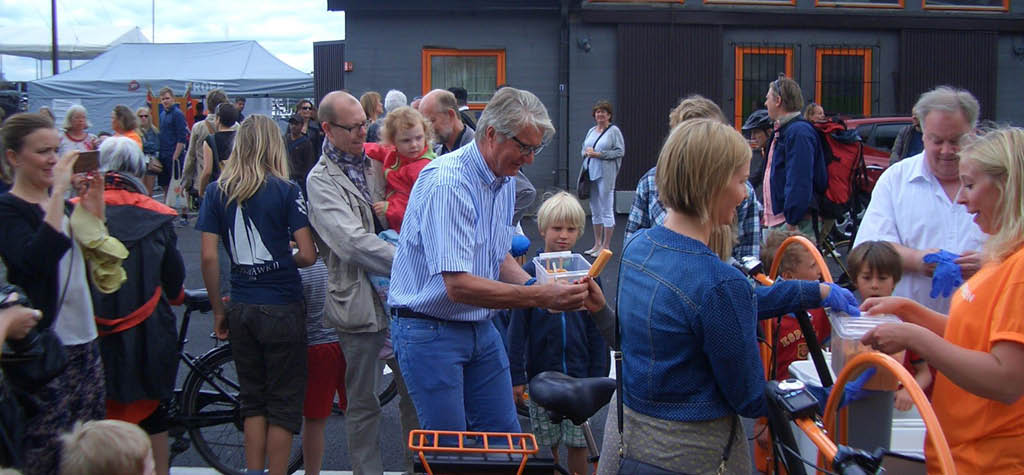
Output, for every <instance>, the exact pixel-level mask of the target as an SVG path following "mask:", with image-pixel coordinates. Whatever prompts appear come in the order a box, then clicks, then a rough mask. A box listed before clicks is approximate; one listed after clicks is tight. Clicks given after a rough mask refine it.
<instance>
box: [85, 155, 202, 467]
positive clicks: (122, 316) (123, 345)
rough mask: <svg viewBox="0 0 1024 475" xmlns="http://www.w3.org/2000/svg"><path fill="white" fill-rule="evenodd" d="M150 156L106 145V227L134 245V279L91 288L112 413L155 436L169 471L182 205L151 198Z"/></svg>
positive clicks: (158, 457) (127, 263)
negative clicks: (107, 288) (177, 225)
mask: <svg viewBox="0 0 1024 475" xmlns="http://www.w3.org/2000/svg"><path fill="white" fill-rule="evenodd" d="M146 163H147V160H146V157H145V155H143V153H142V149H140V148H139V146H138V145H137V144H136V143H135V141H134V140H132V139H130V138H128V137H117V136H115V137H110V138H108V139H107V140H104V141H103V144H102V145H101V146H100V170H102V171H105V172H106V173H105V178H106V187H105V190H104V193H103V199H104V202H105V203H106V216H107V228H108V229H109V231H110V235H112V236H114V237H116V238H117V239H118V240H120V241H121V242H122V243H124V245H125V246H126V247H127V248H128V249H129V250H130V253H129V255H128V258H127V259H125V260H124V262H123V263H122V267H123V268H124V270H125V273H126V274H127V277H128V280H127V281H125V283H124V284H123V285H122V286H121V288H120V289H119V290H118V291H116V292H114V293H111V294H105V293H102V292H99V291H97V290H95V289H94V290H93V291H92V301H93V308H94V310H95V315H96V327H97V329H98V330H99V335H100V338H99V346H100V355H101V357H102V358H103V365H104V369H105V371H106V372H105V374H106V394H107V403H106V405H107V418H109V419H119V420H123V421H127V422H131V423H133V424H138V425H139V426H140V427H142V429H144V430H145V431H146V432H147V433H148V434H149V436H150V440H151V441H152V445H153V457H154V459H155V461H156V469H157V473H159V474H161V475H166V474H167V473H168V470H169V469H168V454H169V451H168V437H167V425H168V423H167V410H166V408H165V407H163V406H162V405H161V404H160V401H161V400H163V399H166V398H169V397H170V396H171V394H172V392H173V390H174V375H175V367H176V366H177V357H176V355H175V346H174V345H175V341H176V339H175V328H174V325H175V317H174V312H173V311H172V310H171V305H173V304H180V303H181V301H182V299H183V298H184V293H183V291H184V289H183V287H182V284H183V282H184V280H185V264H184V261H183V260H182V257H181V254H180V253H179V252H178V249H177V236H176V234H175V232H174V225H173V222H174V218H175V217H176V216H177V213H176V212H175V211H174V210H173V209H171V208H168V207H167V206H164V205H163V204H162V203H160V202H157V201H155V200H153V199H152V198H150V197H149V196H148V194H147V193H146V188H145V186H143V184H142V178H143V176H145V173H146Z"/></svg>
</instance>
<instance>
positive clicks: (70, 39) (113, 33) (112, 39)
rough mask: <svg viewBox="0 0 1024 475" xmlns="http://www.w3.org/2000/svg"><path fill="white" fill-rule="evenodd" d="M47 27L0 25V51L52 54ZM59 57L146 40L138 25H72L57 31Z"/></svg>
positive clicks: (85, 56) (46, 56)
mask: <svg viewBox="0 0 1024 475" xmlns="http://www.w3.org/2000/svg"><path fill="white" fill-rule="evenodd" d="M50 34H51V33H50V29H49V28H41V27H33V26H9V27H6V28H0V54H6V55H10V56H24V57H28V58H35V59H51V58H52V53H51V49H52V39H51V36H50ZM57 34H58V38H57V39H58V44H57V53H58V54H59V55H60V59H62V60H66V59H92V58H95V57H97V56H99V55H100V54H103V52H104V51H107V50H109V49H110V48H112V47H114V46H116V45H119V44H122V43H148V42H149V38H146V36H145V35H143V34H142V30H140V29H139V27H137V26H136V27H132V29H130V30H128V31H124V30H116V29H112V28H110V26H97V27H74V28H66V29H62V30H60V31H58V33H57Z"/></svg>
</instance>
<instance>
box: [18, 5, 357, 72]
mask: <svg viewBox="0 0 1024 475" xmlns="http://www.w3.org/2000/svg"><path fill="white" fill-rule="evenodd" d="M155 4H156V41H157V42H160V43H183V42H194V41H223V40H256V41H259V43H260V44H261V45H262V46H263V47H264V48H266V49H267V50H268V51H270V52H271V53H273V54H274V55H276V56H277V57H278V58H280V59H281V60H282V61H284V62H285V63H288V64H289V65H291V66H292V67H294V68H296V69H299V70H300V71H303V72H307V73H308V72H312V71H313V42H314V41H328V40H341V39H345V14H344V13H343V12H328V11H327V1H326V0H284V1H282V0H273V1H266V0H206V1H198V0H155ZM152 5H153V2H152V1H146V0H57V24H58V34H59V35H60V39H59V42H60V43H61V44H64V43H66V42H68V41H69V39H70V38H74V35H75V29H76V28H85V27H98V26H99V27H102V26H107V25H109V26H110V27H111V28H112V29H114V30H117V31H119V32H127V31H128V30H130V29H131V28H132V27H134V26H138V27H139V28H140V29H141V30H142V32H143V34H144V35H145V36H146V37H147V38H150V39H151V40H152V39H153V38H151V36H152V34H151V31H152V29H151V24H152V18H153V17H152V9H151V8H152ZM0 11H2V12H3V13H2V14H0V28H4V27H11V26H19V27H26V26H28V27H31V26H38V27H40V28H46V29H49V27H50V1H48V0H0ZM5 39H6V38H0V43H2V42H3V40H5ZM2 61H3V72H4V75H5V76H6V78H7V79H8V80H12V81H28V80H33V79H36V60H34V59H31V58H16V57H12V56H3V58H2ZM64 64H65V63H64V62H62V66H61V68H62V69H63V68H66V66H64ZM75 64H76V65H77V64H78V61H76V62H75ZM47 68H48V66H47Z"/></svg>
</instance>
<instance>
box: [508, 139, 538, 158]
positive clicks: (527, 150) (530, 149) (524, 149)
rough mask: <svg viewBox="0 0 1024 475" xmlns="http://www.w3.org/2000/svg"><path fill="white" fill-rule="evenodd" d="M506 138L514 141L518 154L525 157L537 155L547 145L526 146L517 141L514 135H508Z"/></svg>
mask: <svg viewBox="0 0 1024 475" xmlns="http://www.w3.org/2000/svg"><path fill="white" fill-rule="evenodd" d="M508 138H510V139H512V140H515V142H516V144H517V145H519V153H521V154H523V155H524V156H525V155H529V154H531V153H532V154H534V155H537V154H538V153H540V151H541V150H544V146H545V145H547V144H543V143H542V144H540V145H526V144H525V143H523V141H522V140H519V139H517V138H516V137H515V136H514V135H509V136H508Z"/></svg>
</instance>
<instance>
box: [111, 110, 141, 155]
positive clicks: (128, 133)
mask: <svg viewBox="0 0 1024 475" xmlns="http://www.w3.org/2000/svg"><path fill="white" fill-rule="evenodd" d="M138 126H139V118H138V117H136V116H135V113H134V112H132V110H131V109H129V108H128V107H127V106H123V105H120V104H118V105H116V106H114V112H112V113H111V114H110V127H111V128H113V129H114V135H115V136H117V137H128V138H130V139H132V140H134V141H135V143H137V144H139V150H142V137H139V134H138V133H137V132H135V129H136V128H137V127H138Z"/></svg>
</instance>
